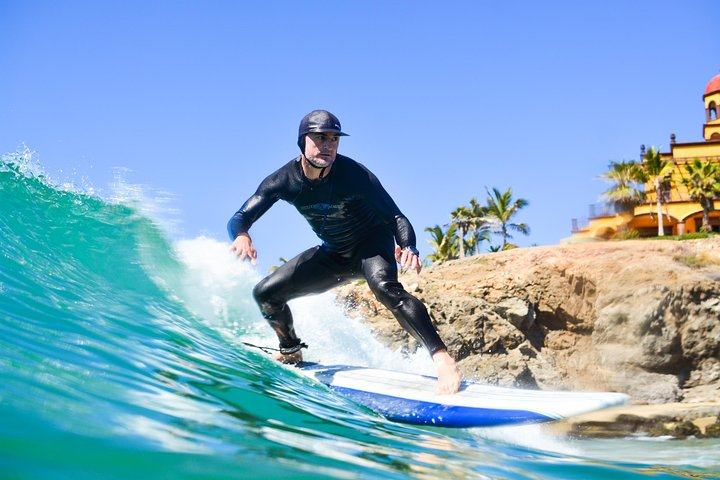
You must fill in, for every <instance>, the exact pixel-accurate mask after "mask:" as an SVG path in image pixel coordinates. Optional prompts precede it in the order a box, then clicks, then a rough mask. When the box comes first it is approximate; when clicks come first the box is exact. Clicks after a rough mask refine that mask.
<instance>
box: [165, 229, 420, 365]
mask: <svg viewBox="0 0 720 480" xmlns="http://www.w3.org/2000/svg"><path fill="white" fill-rule="evenodd" d="M176 250H177V253H178V257H179V258H180V259H181V260H182V262H183V263H184V264H185V265H186V267H187V269H188V274H187V281H186V283H185V289H184V290H185V291H184V295H185V300H186V302H187V304H188V306H189V307H190V308H191V309H192V310H193V312H194V313H196V314H198V315H199V316H200V317H202V318H203V319H205V320H206V321H208V322H210V323H212V324H214V325H215V326H217V327H218V328H220V329H223V330H224V331H225V332H226V333H229V334H230V335H231V338H234V339H237V340H240V341H245V342H249V343H253V344H257V345H263V346H270V347H273V348H275V347H276V346H277V338H276V337H275V335H274V333H273V331H272V330H271V329H270V327H269V326H268V324H267V322H266V321H265V319H264V318H262V316H261V315H260V311H259V310H258V307H257V305H256V304H255V302H254V300H253V298H252V287H253V286H254V285H255V284H256V283H257V282H258V281H259V280H260V278H261V274H260V273H259V272H258V271H257V270H256V268H254V267H252V266H251V265H250V264H249V263H247V262H240V261H239V260H238V259H237V258H236V257H235V256H234V255H233V254H232V253H231V252H230V251H229V250H228V244H227V243H224V242H218V241H216V240H213V239H209V238H206V237H199V238H195V239H192V240H183V241H180V242H178V243H177V244H176ZM290 307H291V309H292V312H293V317H294V322H295V329H296V331H297V333H298V336H299V337H301V338H302V340H303V341H304V342H305V343H307V344H308V345H309V347H310V348H309V349H308V350H306V351H305V359H306V360H307V361H317V362H322V363H324V364H350V365H362V366H370V367H376V368H392V369H395V370H404V371H412V372H420V373H425V374H433V373H434V367H433V364H432V360H431V359H430V356H429V355H428V354H427V353H426V352H425V351H418V352H417V353H416V354H414V355H412V356H409V357H406V356H404V355H403V354H402V353H401V352H400V351H393V350H390V349H388V348H387V347H385V346H383V345H382V344H381V343H380V342H379V341H378V340H377V339H376V338H375V336H374V335H373V334H372V332H371V330H370V328H369V327H368V326H367V325H365V324H363V323H362V321H360V320H359V319H357V318H350V317H348V316H347V315H346V314H345V313H344V312H343V309H342V307H341V306H340V305H338V304H337V303H336V302H335V296H334V294H333V293H332V292H326V293H323V294H319V295H312V296H307V297H304V298H300V299H297V300H293V301H291V302H290ZM238 337H239V338H238Z"/></svg>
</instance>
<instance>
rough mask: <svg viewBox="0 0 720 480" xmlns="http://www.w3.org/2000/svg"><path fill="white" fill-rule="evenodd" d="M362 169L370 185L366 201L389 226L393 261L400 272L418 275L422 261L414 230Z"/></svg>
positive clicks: (390, 199) (371, 176) (389, 198)
mask: <svg viewBox="0 0 720 480" xmlns="http://www.w3.org/2000/svg"><path fill="white" fill-rule="evenodd" d="M361 167H362V165H361ZM362 168H363V169H364V170H365V171H366V172H367V175H368V180H369V183H370V190H371V191H370V192H368V199H369V200H370V202H371V204H372V205H373V208H374V210H375V211H376V212H377V213H378V214H379V215H380V216H381V218H383V221H384V222H385V223H386V224H388V225H389V226H390V228H391V229H392V231H393V235H394V236H395V242H396V243H397V245H398V246H397V247H395V260H396V261H397V262H398V263H399V264H400V268H401V270H402V271H408V270H415V271H416V272H417V273H420V271H421V270H422V261H421V260H420V252H418V250H417V246H416V242H417V239H416V237H415V229H413V226H412V224H411V223H410V220H408V219H407V217H406V216H405V215H403V213H402V212H401V211H400V209H399V208H398V206H397V205H396V204H395V201H394V200H393V199H392V197H390V194H389V193H387V190H385V188H384V187H383V186H382V184H381V183H380V180H378V178H377V177H376V176H375V175H374V174H373V173H372V172H371V171H370V170H368V169H367V168H365V167H362Z"/></svg>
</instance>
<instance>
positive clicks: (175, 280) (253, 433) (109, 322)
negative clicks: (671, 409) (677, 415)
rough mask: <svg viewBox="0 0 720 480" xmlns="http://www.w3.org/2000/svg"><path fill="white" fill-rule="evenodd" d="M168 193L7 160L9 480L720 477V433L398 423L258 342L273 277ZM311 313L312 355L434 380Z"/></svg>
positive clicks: (329, 315)
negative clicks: (190, 218)
mask: <svg viewBox="0 0 720 480" xmlns="http://www.w3.org/2000/svg"><path fill="white" fill-rule="evenodd" d="M129 190H132V189H129ZM125 191H126V192H127V191H128V190H125ZM152 202H153V201H152V199H143V198H141V197H140V196H139V195H138V196H135V197H128V196H126V197H125V198H122V199H118V198H115V199H114V200H112V201H110V200H104V199H101V198H99V197H97V196H94V195H89V194H85V193H82V192H79V191H77V189H74V188H68V187H62V186H58V185H56V184H55V183H54V182H52V181H50V180H49V179H47V178H45V177H44V176H43V175H42V172H41V169H40V167H38V166H37V165H33V163H32V161H31V159H30V158H29V156H28V155H17V154H13V155H6V156H4V157H3V160H2V161H1V162H0V232H1V236H0V381H1V384H0V385H1V387H0V478H8V479H45V478H47V479H55V478H57V479H85V478H87V479H98V478H118V479H127V478H168V479H203V478H207V479H224V478H265V479H273V478H341V479H345V478H347V479H355V478H368V479H370V478H372V479H374V478H398V479H400V478H426V479H434V478H493V479H495V478H502V479H543V478H568V479H570V478H573V479H586V478H608V479H610V478H612V479H625V478H646V477H650V478H658V479H665V478H720V475H718V471H719V470H720V442H717V441H711V440H687V441H672V442H671V441H664V442H662V441H647V440H639V439H623V440H604V441H598V440H595V441H579V440H574V441H573V440H567V439H564V438H560V437H554V436H552V435H551V434H550V433H548V432H547V431H545V430H544V429H543V428H542V426H538V425H531V426H523V427H513V428H503V429H486V430H480V429H476V430H475V429H474V430H445V429H433V428H418V427H413V426H407V425H400V424H394V423H391V422H388V421H386V420H384V419H383V418H381V417H378V416H376V415H375V414H373V413H372V412H369V411H367V410H365V409H363V408H362V407H359V406H357V405H355V404H353V403H351V402H349V401H348V400H346V399H344V398H342V397H340V396H338V395H336V394H334V393H332V392H330V391H329V390H327V389H326V388H324V387H321V386H319V385H317V384H315V383H313V382H312V381H310V380H308V379H305V378H303V377H301V376H299V375H297V374H296V373H294V372H293V371H292V369H291V368H290V367H284V366H280V365H277V364H276V363H274V362H272V361H270V360H269V359H268V358H267V357H266V356H265V355H264V354H262V353H260V352H257V351H253V350H249V349H247V348H246V347H244V346H243V345H242V343H241V342H242V341H249V342H252V343H260V344H264V345H274V344H275V341H273V339H272V335H271V333H270V332H269V328H268V327H267V326H266V325H265V323H264V320H263V319H262V318H261V317H260V316H259V313H258V312H257V309H256V307H255V305H254V303H253V302H252V299H251V294H250V292H251V289H252V286H253V285H254V283H255V282H257V280H258V279H259V278H260V277H259V274H258V272H256V271H255V270H253V269H252V268H251V267H249V266H247V265H246V264H240V263H238V262H237V261H235V260H234V259H232V257H231V256H230V255H229V253H228V251H227V245H226V244H224V243H222V242H218V241H215V240H212V239H207V238H196V239H191V240H186V241H180V242H175V243H171V242H170V241H169V240H168V238H167V237H166V235H165V234H164V233H163V229H162V228H160V227H158V224H157V222H158V219H157V218H155V219H151V218H149V217H148V216H147V215H146V214H144V213H142V212H146V211H149V210H152V209H150V208H149V207H150V206H151V204H152ZM294 308H295V311H296V312H297V314H296V323H297V325H298V328H299V329H300V331H301V334H302V336H303V339H305V340H306V341H308V343H310V344H311V349H310V350H309V351H308V354H307V359H308V360H313V361H323V362H326V363H330V362H333V363H334V362H338V363H355V364H363V365H370V366H388V365H392V366H393V367H394V368H396V369H405V370H410V371H420V372H424V373H432V366H431V365H430V362H429V359H427V358H426V357H425V355H424V354H419V355H417V356H415V357H411V358H404V357H402V356H401V355H400V354H399V353H398V352H392V351H388V350H387V349H384V348H383V347H382V346H381V345H379V344H378V343H377V342H376V341H375V340H374V339H373V338H372V335H371V334H370V332H368V331H367V330H366V329H365V328H364V327H363V326H362V325H360V324H358V323H357V322H355V321H352V320H347V319H345V318H344V317H343V314H342V311H341V309H339V308H338V307H337V306H336V305H335V304H334V303H333V301H332V297H330V296H328V295H321V296H316V297H311V298H307V299H303V300H301V301H298V302H296V303H295V305H294ZM340 327H342V328H340Z"/></svg>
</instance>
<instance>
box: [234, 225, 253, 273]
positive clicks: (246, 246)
mask: <svg viewBox="0 0 720 480" xmlns="http://www.w3.org/2000/svg"><path fill="white" fill-rule="evenodd" d="M230 251H231V252H235V255H237V256H238V257H240V260H241V261H242V260H245V259H248V258H249V259H250V263H252V264H253V265H255V263H257V251H255V247H253V243H252V238H250V235H248V234H247V233H241V234H240V235H238V236H237V237H236V238H235V240H233V242H232V244H231V245H230Z"/></svg>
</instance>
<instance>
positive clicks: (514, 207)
mask: <svg viewBox="0 0 720 480" xmlns="http://www.w3.org/2000/svg"><path fill="white" fill-rule="evenodd" d="M485 191H486V192H487V194H488V197H487V200H486V202H487V204H486V207H485V208H486V212H487V217H486V218H487V219H488V223H489V224H490V225H492V226H493V227H492V228H491V231H492V233H495V234H499V235H501V236H502V246H501V247H500V248H501V249H502V250H504V249H505V248H506V247H507V246H508V242H507V241H508V239H511V238H512V235H510V233H509V230H516V231H518V232H520V233H522V234H524V235H528V234H529V233H530V227H528V226H527V225H526V224H524V223H513V222H511V219H512V217H514V216H515V215H516V214H517V213H518V211H520V209H522V208H524V207H526V206H527V205H528V201H527V200H525V199H524V198H518V199H517V200H513V198H512V188H508V189H507V190H506V191H505V192H504V193H500V190H498V189H497V188H493V192H492V193H490V191H489V190H488V189H487V187H485Z"/></svg>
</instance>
